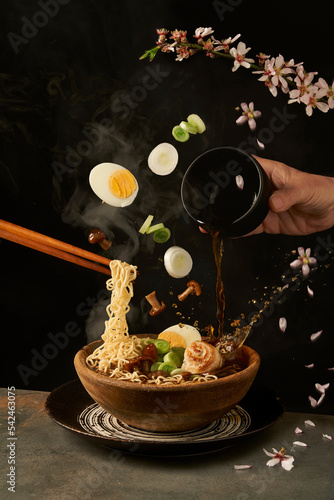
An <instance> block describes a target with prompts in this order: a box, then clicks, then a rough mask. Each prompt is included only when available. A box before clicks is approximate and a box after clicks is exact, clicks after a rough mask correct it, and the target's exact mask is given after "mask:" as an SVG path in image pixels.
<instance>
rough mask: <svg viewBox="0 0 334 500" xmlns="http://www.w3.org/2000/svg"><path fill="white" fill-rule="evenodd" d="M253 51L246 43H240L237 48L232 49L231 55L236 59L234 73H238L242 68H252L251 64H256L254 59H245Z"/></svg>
mask: <svg viewBox="0 0 334 500" xmlns="http://www.w3.org/2000/svg"><path fill="white" fill-rule="evenodd" d="M250 50H251V48H250V47H248V48H247V47H246V44H245V43H244V42H239V43H238V45H237V48H235V47H232V48H231V49H230V54H231V56H232V57H234V65H233V68H232V71H236V70H237V69H238V68H240V66H244V67H245V68H250V63H253V62H254V59H249V58H247V57H245V55H246V54H247V52H249V51H250Z"/></svg>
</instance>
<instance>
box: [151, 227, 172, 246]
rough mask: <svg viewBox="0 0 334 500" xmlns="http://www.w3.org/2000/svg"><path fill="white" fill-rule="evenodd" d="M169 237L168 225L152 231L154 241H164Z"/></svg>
mask: <svg viewBox="0 0 334 500" xmlns="http://www.w3.org/2000/svg"><path fill="white" fill-rule="evenodd" d="M169 238H170V230H169V229H168V227H163V228H162V229H158V231H155V232H154V233H153V239H154V241H155V242H156V243H165V242H166V241H168V240H169Z"/></svg>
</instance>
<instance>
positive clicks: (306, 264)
mask: <svg viewBox="0 0 334 500" xmlns="http://www.w3.org/2000/svg"><path fill="white" fill-rule="evenodd" d="M316 263H317V260H316V259H315V258H314V257H311V249H310V248H307V249H306V250H304V248H303V247H298V259H296V260H294V261H293V262H291V264H290V267H291V269H298V268H299V267H301V268H302V273H303V276H304V278H306V277H307V276H308V275H309V273H310V266H314V265H315V264H316Z"/></svg>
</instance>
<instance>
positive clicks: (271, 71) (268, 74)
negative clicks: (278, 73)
mask: <svg viewBox="0 0 334 500" xmlns="http://www.w3.org/2000/svg"><path fill="white" fill-rule="evenodd" d="M273 59H274V58H272V59H270V60H269V59H267V60H266V61H265V63H264V69H263V70H260V71H253V73H255V74H261V75H262V76H260V78H259V79H258V80H259V82H265V85H266V87H268V88H269V90H270V92H271V94H272V95H273V96H274V97H276V96H277V87H276V85H274V83H273V82H272V80H271V79H272V77H273V76H274V75H275V68H274V66H273V64H272V60H273Z"/></svg>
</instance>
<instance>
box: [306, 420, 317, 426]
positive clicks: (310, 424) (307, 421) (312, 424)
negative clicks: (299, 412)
mask: <svg viewBox="0 0 334 500" xmlns="http://www.w3.org/2000/svg"><path fill="white" fill-rule="evenodd" d="M305 424H306V425H309V426H310V427H315V423H314V422H312V420H305Z"/></svg>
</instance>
